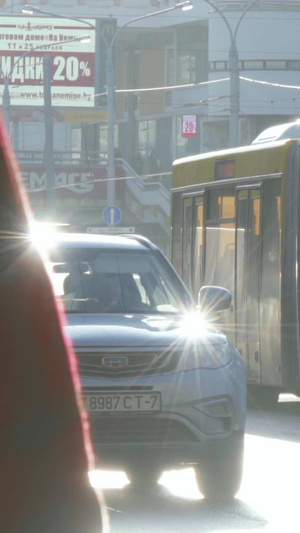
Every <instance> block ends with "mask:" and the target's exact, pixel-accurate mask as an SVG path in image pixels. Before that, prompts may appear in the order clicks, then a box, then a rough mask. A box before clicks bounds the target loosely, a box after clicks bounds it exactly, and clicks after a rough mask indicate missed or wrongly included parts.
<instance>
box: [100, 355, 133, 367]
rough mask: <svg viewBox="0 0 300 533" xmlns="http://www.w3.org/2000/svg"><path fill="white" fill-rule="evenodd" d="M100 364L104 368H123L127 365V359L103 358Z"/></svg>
mask: <svg viewBox="0 0 300 533" xmlns="http://www.w3.org/2000/svg"><path fill="white" fill-rule="evenodd" d="M102 364H103V366H105V367H106V368H124V367H125V366H127V365H128V357H103V358H102Z"/></svg>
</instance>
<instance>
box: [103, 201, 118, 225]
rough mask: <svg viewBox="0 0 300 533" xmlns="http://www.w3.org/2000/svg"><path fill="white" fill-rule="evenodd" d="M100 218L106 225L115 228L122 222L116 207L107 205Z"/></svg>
mask: <svg viewBox="0 0 300 533" xmlns="http://www.w3.org/2000/svg"><path fill="white" fill-rule="evenodd" d="M102 218H103V220H104V222H106V224H109V225H110V226H115V225H116V224H119V222H121V220H122V211H121V209H120V208H119V207H118V206H117V205H108V206H106V207H105V209H104V210H103V213H102Z"/></svg>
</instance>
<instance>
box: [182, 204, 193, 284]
mask: <svg viewBox="0 0 300 533" xmlns="http://www.w3.org/2000/svg"><path fill="white" fill-rule="evenodd" d="M192 208H193V199H192V198H185V199H184V202H183V244H182V279H183V281H184V283H185V284H186V286H187V288H188V289H189V290H191V289H192V276H191V266H192V241H193V239H192V236H193V235H192V221H193V217H192V213H193V212H192Z"/></svg>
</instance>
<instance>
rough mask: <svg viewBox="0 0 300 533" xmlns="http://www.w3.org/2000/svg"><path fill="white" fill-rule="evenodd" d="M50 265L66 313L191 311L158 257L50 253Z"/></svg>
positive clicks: (130, 253) (77, 252)
mask: <svg viewBox="0 0 300 533" xmlns="http://www.w3.org/2000/svg"><path fill="white" fill-rule="evenodd" d="M50 260H51V267H50V275H51V278H52V281H53V286H54V291H55V294H56V296H57V298H58V299H60V300H61V301H63V303H64V306H65V309H66V311H67V312H68V313H123V314H124V313H143V314H147V313H151V314H152V313H155V314H160V313H163V314H165V313H167V314H169V313H170V314H178V313H182V312H186V311H187V308H186V307H185V305H184V303H183V302H182V301H181V299H180V297H179V296H178V287H177V286H176V282H175V280H173V279H172V276H170V272H169V271H168V272H167V271H166V268H165V266H164V264H162V263H161V262H160V261H159V260H158V258H156V257H154V254H150V253H147V252H127V251H126V252H124V251H120V252H111V251H104V250H101V251H100V250H95V249H94V250H92V251H91V250H90V249H89V250H84V249H82V248H81V249H79V250H74V249H73V250H72V251H71V250H64V251H56V252H52V254H51V257H50ZM179 294H180V293H179Z"/></svg>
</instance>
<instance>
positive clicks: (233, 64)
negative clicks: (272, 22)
mask: <svg viewBox="0 0 300 533" xmlns="http://www.w3.org/2000/svg"><path fill="white" fill-rule="evenodd" d="M204 2H206V3H207V4H209V5H210V6H211V7H212V8H213V9H215V11H217V13H219V15H220V16H221V17H222V19H223V20H224V22H225V24H226V27H227V29H228V31H229V36H230V48H229V53H228V66H229V72H230V146H239V144H240V121H239V114H240V72H239V54H238V49H237V46H236V37H237V32H238V29H239V26H240V23H241V22H242V20H243V18H244V16H245V15H246V13H247V12H248V11H249V9H251V7H252V6H253V5H254V4H255V3H256V2H257V0H252V1H251V2H249V4H248V5H246V7H245V9H244V10H243V12H242V14H241V16H240V18H239V19H238V21H237V24H236V26H235V29H234V30H233V29H232V28H231V26H230V24H229V22H228V20H227V18H226V17H225V15H224V13H223V11H222V10H221V9H220V8H219V7H218V6H217V5H215V3H214V2H213V1H211V0H204Z"/></svg>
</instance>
